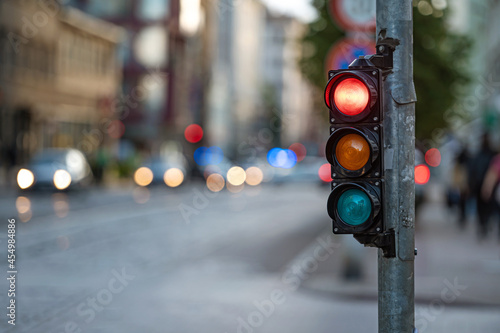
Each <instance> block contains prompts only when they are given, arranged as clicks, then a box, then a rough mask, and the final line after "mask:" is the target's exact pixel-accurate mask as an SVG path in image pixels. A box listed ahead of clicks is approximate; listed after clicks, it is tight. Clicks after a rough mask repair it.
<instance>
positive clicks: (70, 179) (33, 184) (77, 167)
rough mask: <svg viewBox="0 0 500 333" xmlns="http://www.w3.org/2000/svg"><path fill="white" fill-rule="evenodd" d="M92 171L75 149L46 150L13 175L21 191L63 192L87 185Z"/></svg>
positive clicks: (79, 152) (91, 176)
mask: <svg viewBox="0 0 500 333" xmlns="http://www.w3.org/2000/svg"><path fill="white" fill-rule="evenodd" d="M92 180H93V175H92V171H91V169H90V166H89V163H88V162H87V159H86V158H85V156H84V155H83V153H82V152H81V151H79V150H77V149H56V148H51V149H46V150H43V151H41V152H39V153H38V154H36V155H35V156H34V157H33V159H32V160H31V161H30V162H29V164H28V165H27V167H26V168H22V169H21V170H19V172H18V173H17V185H18V187H19V188H20V189H21V190H29V189H44V188H45V189H55V190H61V191H62V190H67V189H70V188H77V187H82V186H87V185H89V184H90V183H91V182H92Z"/></svg>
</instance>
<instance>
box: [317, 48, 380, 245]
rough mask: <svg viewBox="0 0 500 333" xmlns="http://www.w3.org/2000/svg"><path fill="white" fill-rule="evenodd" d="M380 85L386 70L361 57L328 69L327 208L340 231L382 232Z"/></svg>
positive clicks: (326, 98)
mask: <svg viewBox="0 0 500 333" xmlns="http://www.w3.org/2000/svg"><path fill="white" fill-rule="evenodd" d="M382 85H383V80H382V70H381V69H379V68H377V67H376V66H375V65H373V63H371V62H370V61H369V60H367V59H365V58H363V57H361V58H360V59H357V60H355V61H354V62H353V63H352V64H351V65H350V66H349V68H348V69H346V70H332V71H330V72H329V81H328V84H327V86H326V89H325V103H326V105H327V106H328V108H329V109H330V133H331V134H330V138H329V139H328V142H327V145H326V158H327V160H328V162H330V164H331V172H332V179H333V181H332V183H331V184H332V186H331V189H332V191H331V193H330V196H329V198H328V206H327V208H328V209H327V210H328V214H329V215H330V217H331V218H332V221H333V232H334V233H336V234H354V235H355V237H356V235H358V236H359V235H376V234H380V233H383V232H384V225H383V214H382V210H383V207H382V206H383V205H382V203H383V201H382V200H383V156H382V155H383V146H382V145H383V139H382V135H383V124H382V118H383V100H382V97H383V89H382ZM357 239H358V238H357ZM358 240H359V239H358Z"/></svg>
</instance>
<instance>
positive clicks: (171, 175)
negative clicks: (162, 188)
mask: <svg viewBox="0 0 500 333" xmlns="http://www.w3.org/2000/svg"><path fill="white" fill-rule="evenodd" d="M163 180H164V181H165V184H167V186H169V187H177V186H179V185H181V184H182V182H183V181H184V172H182V170H180V169H177V168H171V169H168V170H167V171H165V174H164V175H163Z"/></svg>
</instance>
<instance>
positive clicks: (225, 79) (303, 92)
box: [206, 0, 312, 157]
mask: <svg viewBox="0 0 500 333" xmlns="http://www.w3.org/2000/svg"><path fill="white" fill-rule="evenodd" d="M212 4H213V6H212V8H210V9H211V10H210V9H209V10H208V11H207V17H208V19H207V20H206V22H207V24H208V26H210V29H209V30H208V31H210V34H211V36H210V40H211V41H212V43H213V45H214V47H213V51H212V52H211V54H210V56H211V65H210V68H211V76H210V77H211V84H210V85H209V98H208V109H207V129H208V134H209V140H210V142H211V143H212V144H216V145H218V146H221V147H222V148H223V149H224V150H225V151H227V152H229V154H230V155H231V156H232V157H245V155H248V152H249V151H250V150H253V151H255V149H253V148H255V147H264V148H270V147H272V146H275V145H287V144H290V143H292V142H293V141H299V140H302V139H304V138H306V137H307V136H308V133H307V132H308V129H309V130H310V127H308V125H307V124H308V123H309V120H310V119H311V117H310V115H311V111H312V107H311V99H310V95H309V94H310V90H309V89H308V84H307V83H306V81H305V79H304V78H303V77H302V75H301V73H300V70H299V68H298V64H297V62H298V58H299V54H300V52H301V46H300V37H301V36H302V34H303V33H304V30H305V27H304V24H303V23H301V22H299V21H298V20H296V19H294V18H291V17H286V16H276V15H274V14H272V13H271V12H269V11H268V9H267V8H266V7H265V6H264V5H263V4H262V3H261V2H260V1H258V0H238V1H228V0H217V1H215V0H213V1H212Z"/></svg>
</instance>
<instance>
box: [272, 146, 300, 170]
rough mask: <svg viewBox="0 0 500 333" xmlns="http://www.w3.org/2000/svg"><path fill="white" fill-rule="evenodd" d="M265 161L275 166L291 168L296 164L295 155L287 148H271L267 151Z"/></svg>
mask: <svg viewBox="0 0 500 333" xmlns="http://www.w3.org/2000/svg"><path fill="white" fill-rule="evenodd" d="M267 161H268V162H269V164H270V165H271V166H273V167H275V168H283V169H291V168H293V167H294V166H295V164H297V155H296V154H295V152H293V151H292V150H289V149H281V148H273V149H271V150H270V151H269V152H268V153H267Z"/></svg>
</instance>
